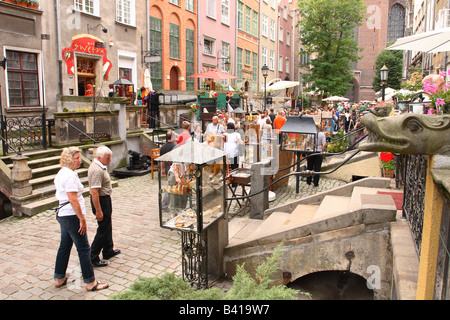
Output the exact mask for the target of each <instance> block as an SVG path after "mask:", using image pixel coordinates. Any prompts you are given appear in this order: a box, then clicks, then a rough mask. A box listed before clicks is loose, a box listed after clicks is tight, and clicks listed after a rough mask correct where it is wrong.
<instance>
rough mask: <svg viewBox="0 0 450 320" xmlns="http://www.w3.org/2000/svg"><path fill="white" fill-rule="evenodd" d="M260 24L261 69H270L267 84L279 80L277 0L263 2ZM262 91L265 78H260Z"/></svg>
mask: <svg viewBox="0 0 450 320" xmlns="http://www.w3.org/2000/svg"><path fill="white" fill-rule="evenodd" d="M260 3H261V23H260V56H261V59H260V61H261V63H260V68H259V69H261V67H262V66H264V65H266V66H267V67H268V68H269V71H268V75H267V80H266V81H267V83H268V82H270V81H271V80H274V79H277V78H278V64H277V56H278V32H277V28H278V27H277V22H278V5H277V2H276V1H275V0H262V1H261V2H260ZM260 79H261V81H260V83H261V84H260V90H261V91H263V90H264V78H263V77H260Z"/></svg>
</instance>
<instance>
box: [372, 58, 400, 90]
mask: <svg viewBox="0 0 450 320" xmlns="http://www.w3.org/2000/svg"><path fill="white" fill-rule="evenodd" d="M384 65H386V67H387V68H388V69H389V76H388V81H387V85H386V87H387V88H392V89H396V90H398V89H400V87H401V81H402V67H403V51H401V50H383V51H381V53H380V54H379V55H378V57H377V59H376V60H375V70H376V71H375V76H374V78H373V83H372V85H373V88H374V89H375V91H380V89H381V80H380V70H381V68H383V66H384Z"/></svg>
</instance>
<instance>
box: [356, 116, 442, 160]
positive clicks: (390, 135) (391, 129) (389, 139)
mask: <svg viewBox="0 0 450 320" xmlns="http://www.w3.org/2000/svg"><path fill="white" fill-rule="evenodd" d="M361 123H362V124H363V125H365V126H366V128H367V133H368V137H367V139H366V140H365V141H364V142H361V143H360V145H359V149H360V150H362V151H376V152H381V151H385V152H392V153H400V154H416V155H419V154H421V155H436V154H441V155H450V115H424V114H414V113H405V114H402V115H398V116H390V117H376V116H374V115H373V114H370V113H369V114H367V115H365V116H364V117H363V118H362V119H361Z"/></svg>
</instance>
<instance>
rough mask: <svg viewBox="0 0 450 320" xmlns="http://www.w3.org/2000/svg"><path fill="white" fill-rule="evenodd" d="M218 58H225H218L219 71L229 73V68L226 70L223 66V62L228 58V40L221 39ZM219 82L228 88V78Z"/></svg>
mask: <svg viewBox="0 0 450 320" xmlns="http://www.w3.org/2000/svg"><path fill="white" fill-rule="evenodd" d="M220 55H221V56H220V58H227V59H220V71H222V72H225V73H230V70H227V68H226V67H225V62H227V61H228V60H229V59H230V44H229V43H228V42H223V41H222V48H221V49H220ZM220 84H221V85H222V86H223V87H225V88H228V86H229V84H230V79H226V80H222V81H220Z"/></svg>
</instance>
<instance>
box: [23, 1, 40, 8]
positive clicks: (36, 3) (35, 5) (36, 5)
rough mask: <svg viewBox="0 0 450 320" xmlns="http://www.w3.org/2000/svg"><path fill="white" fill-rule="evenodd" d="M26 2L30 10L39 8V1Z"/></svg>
mask: <svg viewBox="0 0 450 320" xmlns="http://www.w3.org/2000/svg"><path fill="white" fill-rule="evenodd" d="M26 2H27V5H28V7H29V8H33V9H38V8H39V0H27V1H26Z"/></svg>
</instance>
